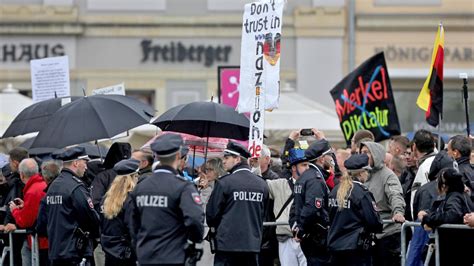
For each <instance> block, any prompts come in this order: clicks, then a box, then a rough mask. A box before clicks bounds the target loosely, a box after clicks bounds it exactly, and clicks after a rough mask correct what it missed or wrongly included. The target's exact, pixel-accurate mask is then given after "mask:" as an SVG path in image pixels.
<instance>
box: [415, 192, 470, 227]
mask: <svg viewBox="0 0 474 266" xmlns="http://www.w3.org/2000/svg"><path fill="white" fill-rule="evenodd" d="M472 211H474V207H473V204H472V202H471V199H470V198H469V197H467V196H465V195H464V194H461V193H459V192H450V193H448V194H447V195H446V196H443V197H440V198H439V199H438V200H436V201H435V202H434V203H433V206H432V207H431V210H430V211H429V213H428V215H426V216H425V217H423V220H422V221H421V224H423V225H425V224H426V225H428V226H429V227H431V228H436V227H438V226H440V225H442V224H462V223H463V217H464V214H466V213H468V212H472Z"/></svg>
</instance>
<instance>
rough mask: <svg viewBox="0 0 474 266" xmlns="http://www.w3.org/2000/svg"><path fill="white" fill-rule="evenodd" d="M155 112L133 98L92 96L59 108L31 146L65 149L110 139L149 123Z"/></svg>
mask: <svg viewBox="0 0 474 266" xmlns="http://www.w3.org/2000/svg"><path fill="white" fill-rule="evenodd" d="M154 113H155V110H154V109H153V108H151V107H150V106H149V105H147V104H145V103H143V102H141V101H139V100H137V99H135V98H132V97H127V96H122V95H93V96H86V97H82V98H81V99H79V100H76V101H74V102H72V103H70V104H67V105H65V106H63V107H62V108H60V109H59V110H58V111H57V112H56V113H54V115H52V116H51V118H50V119H49V121H48V123H47V125H46V126H45V127H44V129H43V130H41V131H40V132H39V133H38V136H37V137H36V140H35V141H34V142H33V144H32V145H31V147H32V148H37V147H54V148H64V147H66V146H69V145H73V144H78V143H83V142H88V141H92V140H97V139H103V138H111V137H113V136H115V135H117V134H119V133H122V132H124V131H127V130H129V129H131V128H134V127H137V126H140V125H143V124H146V123H149V121H150V119H151V118H152V117H153V114H154Z"/></svg>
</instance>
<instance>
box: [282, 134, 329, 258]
mask: <svg viewBox="0 0 474 266" xmlns="http://www.w3.org/2000/svg"><path fill="white" fill-rule="evenodd" d="M329 151H331V148H330V147H329V143H328V142H327V140H325V139H321V140H318V141H316V142H314V143H312V144H311V145H310V146H309V148H308V149H307V150H306V151H305V157H306V158H307V159H308V161H309V162H310V164H309V169H308V170H306V171H305V172H304V173H302V175H301V177H300V178H299V179H298V180H297V181H296V183H295V186H294V193H295V199H294V212H292V213H290V219H289V222H290V226H291V228H292V230H293V232H294V235H295V240H297V241H301V249H302V250H303V253H304V255H305V257H306V260H307V264H308V265H328V263H329V253H328V252H327V247H326V238H327V228H328V226H329V216H328V211H327V197H328V194H329V188H328V186H327V184H326V181H325V179H324V176H325V175H327V172H326V174H325V173H324V172H325V171H324V169H323V167H322V166H321V165H318V163H319V164H321V163H322V162H323V161H324V159H321V158H323V157H324V155H325V154H326V153H327V152H329Z"/></svg>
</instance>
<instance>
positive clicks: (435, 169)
mask: <svg viewBox="0 0 474 266" xmlns="http://www.w3.org/2000/svg"><path fill="white" fill-rule="evenodd" d="M444 168H453V159H451V158H450V157H449V156H448V155H447V153H446V151H441V152H439V153H438V154H436V156H435V158H434V160H433V162H432V163H431V168H430V172H429V174H428V180H429V182H428V183H427V184H425V185H423V186H422V187H420V189H418V190H417V191H416V194H415V197H414V199H413V213H414V215H415V218H417V221H421V219H422V218H423V213H426V212H428V211H429V210H430V208H431V206H432V205H433V203H434V202H435V200H436V199H437V198H438V196H439V195H438V191H437V186H438V183H437V181H436V179H437V178H438V174H439V173H440V171H441V170H442V169H444ZM427 243H428V233H427V232H425V230H423V228H422V227H419V226H416V227H415V228H414V229H413V237H412V239H411V242H410V245H409V250H408V256H407V265H413V266H422V265H423V263H424V261H423V259H422V252H423V250H424V248H425V245H426V244H427Z"/></svg>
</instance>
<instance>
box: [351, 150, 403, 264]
mask: <svg viewBox="0 0 474 266" xmlns="http://www.w3.org/2000/svg"><path fill="white" fill-rule="evenodd" d="M360 152H361V153H365V154H367V155H368V156H369V162H370V165H371V166H372V170H371V171H370V176H369V179H368V180H367V182H366V183H365V185H366V186H367V188H368V189H369V191H370V192H372V194H373V195H374V198H375V202H376V205H377V209H378V211H379V213H380V217H381V218H382V219H384V220H387V219H391V220H392V221H394V222H395V223H391V224H385V225H384V228H383V232H382V233H380V234H378V235H377V242H376V251H375V256H374V265H400V229H401V225H400V224H399V223H403V222H405V217H404V214H405V200H404V199H403V190H402V186H401V184H400V181H399V179H398V177H397V176H396V175H395V174H394V173H393V172H392V170H390V169H389V168H388V167H386V166H385V164H384V158H385V153H386V152H385V148H384V147H383V146H382V145H380V144H378V143H375V142H371V141H368V142H362V145H361V148H360Z"/></svg>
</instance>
